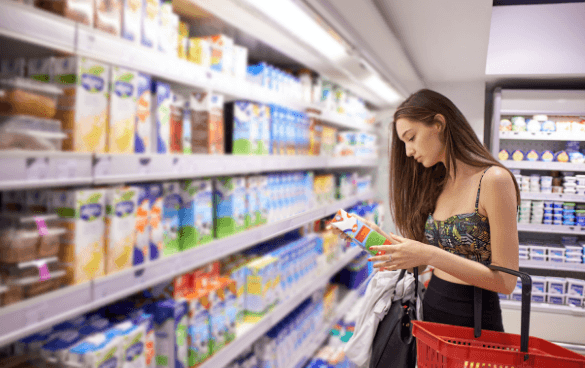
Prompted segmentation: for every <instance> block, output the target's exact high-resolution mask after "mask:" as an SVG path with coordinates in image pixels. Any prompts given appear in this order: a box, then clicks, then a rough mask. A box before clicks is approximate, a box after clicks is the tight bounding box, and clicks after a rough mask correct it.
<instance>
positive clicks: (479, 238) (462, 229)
mask: <svg viewBox="0 0 585 368" xmlns="http://www.w3.org/2000/svg"><path fill="white" fill-rule="evenodd" d="M488 170H489V168H487V169H486V170H485V171H484V172H483V174H482V175H481V179H480V180H479V188H477V198H476V200H475V211H474V212H471V213H463V214H459V215H454V216H451V217H449V218H448V219H446V220H444V221H436V220H435V219H434V218H433V215H432V214H429V217H428V219H427V222H426V225H425V236H426V237H427V240H428V242H429V244H431V245H434V246H436V247H439V248H441V249H443V250H446V251H447V252H449V253H453V254H456V255H458V256H461V257H463V258H467V259H471V260H472V261H476V262H479V263H482V264H484V265H489V264H491V263H492V248H491V243H490V224H489V221H488V218H487V217H486V216H483V215H482V214H480V213H479V212H478V206H479V192H480V190H481V180H482V179H483V176H484V175H485V173H486V171H488Z"/></svg>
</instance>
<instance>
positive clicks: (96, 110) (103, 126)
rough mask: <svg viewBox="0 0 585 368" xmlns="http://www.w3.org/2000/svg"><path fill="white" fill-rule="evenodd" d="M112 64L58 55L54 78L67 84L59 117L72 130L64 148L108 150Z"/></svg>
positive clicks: (59, 82) (61, 100) (64, 126)
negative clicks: (109, 81) (109, 90)
mask: <svg viewBox="0 0 585 368" xmlns="http://www.w3.org/2000/svg"><path fill="white" fill-rule="evenodd" d="M109 75H110V66H109V65H107V64H105V63H101V62H98V61H94V60H91V59H87V58H85V57H77V56H72V57H62V58H55V61H54V70H53V80H54V81H55V82H56V83H58V84H61V85H62V86H63V87H64V90H63V96H61V97H60V99H59V103H58V111H57V115H56V119H59V120H61V122H62V128H63V130H65V131H70V132H71V133H70V134H69V135H68V138H66V139H65V140H64V141H63V150H65V151H75V152H97V153H104V152H106V137H107V136H106V130H107V121H108V80H109V79H108V78H109Z"/></svg>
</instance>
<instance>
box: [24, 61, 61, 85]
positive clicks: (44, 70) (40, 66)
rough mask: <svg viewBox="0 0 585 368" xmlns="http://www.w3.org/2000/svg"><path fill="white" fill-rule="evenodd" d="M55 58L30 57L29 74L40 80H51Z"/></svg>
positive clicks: (30, 76) (28, 63) (32, 77)
mask: <svg viewBox="0 0 585 368" xmlns="http://www.w3.org/2000/svg"><path fill="white" fill-rule="evenodd" d="M54 60H55V58H53V57H49V58H39V59H28V62H27V76H28V77H29V78H31V79H34V80H38V81H39V82H50V81H51V73H52V72H53V71H52V69H53V62H54Z"/></svg>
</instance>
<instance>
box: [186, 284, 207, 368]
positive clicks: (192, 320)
mask: <svg viewBox="0 0 585 368" xmlns="http://www.w3.org/2000/svg"><path fill="white" fill-rule="evenodd" d="M186 299H187V301H188V303H189V366H191V367H192V366H195V365H197V364H199V363H202V362H204V361H205V360H206V359H207V358H208V357H209V356H210V354H211V353H210V347H209V342H210V340H211V334H210V330H209V309H210V306H211V304H210V303H209V292H208V291H207V290H206V289H198V290H197V291H196V292H195V293H192V294H190V295H187V296H186Z"/></svg>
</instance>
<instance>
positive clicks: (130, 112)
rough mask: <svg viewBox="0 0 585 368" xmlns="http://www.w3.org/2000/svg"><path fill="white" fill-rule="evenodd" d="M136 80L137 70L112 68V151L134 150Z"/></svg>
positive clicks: (109, 147) (110, 117)
mask: <svg viewBox="0 0 585 368" xmlns="http://www.w3.org/2000/svg"><path fill="white" fill-rule="evenodd" d="M136 82H137V78H136V72H134V71H131V70H127V69H123V68H119V67H113V68H112V73H111V93H110V116H109V124H108V151H109V152H111V153H133V152H134V132H135V131H134V128H135V124H136V121H135V120H136V87H137V83H136Z"/></svg>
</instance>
